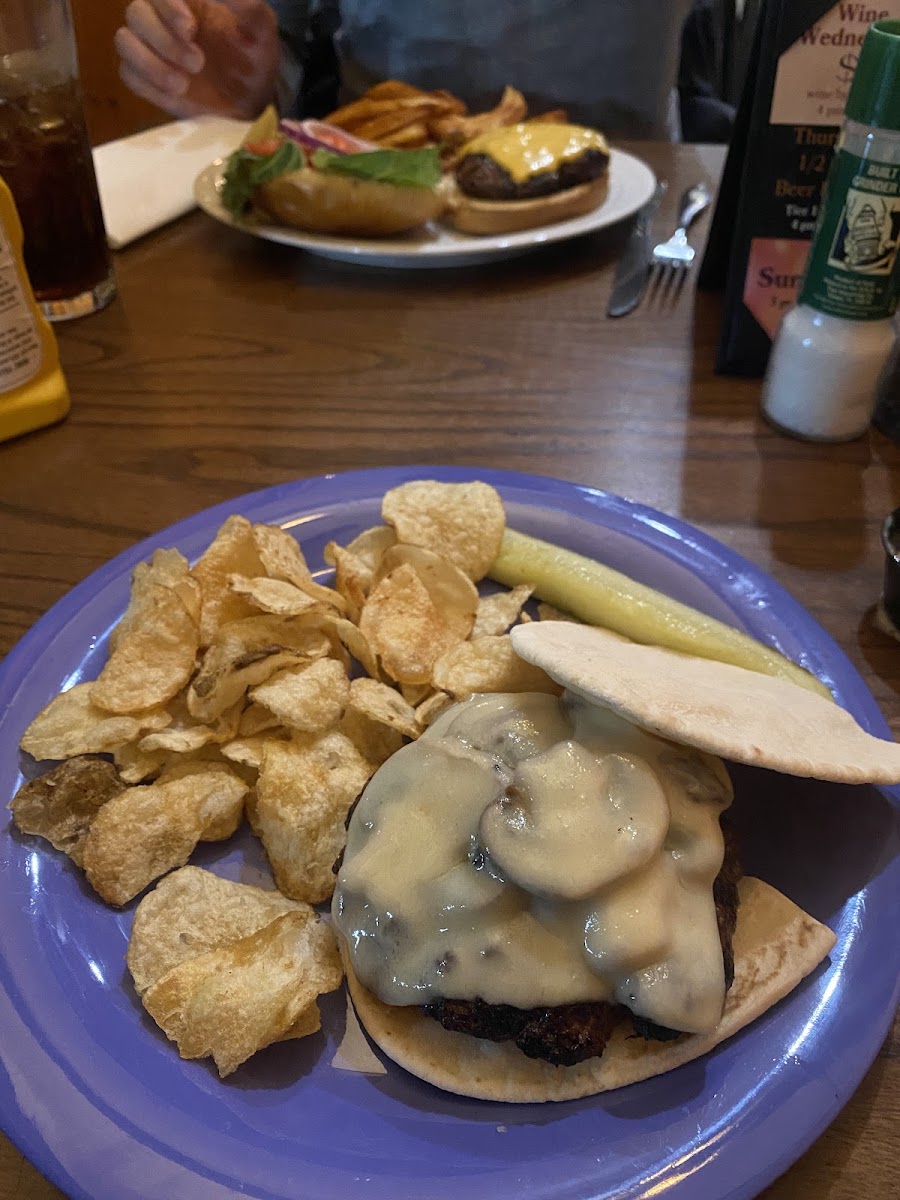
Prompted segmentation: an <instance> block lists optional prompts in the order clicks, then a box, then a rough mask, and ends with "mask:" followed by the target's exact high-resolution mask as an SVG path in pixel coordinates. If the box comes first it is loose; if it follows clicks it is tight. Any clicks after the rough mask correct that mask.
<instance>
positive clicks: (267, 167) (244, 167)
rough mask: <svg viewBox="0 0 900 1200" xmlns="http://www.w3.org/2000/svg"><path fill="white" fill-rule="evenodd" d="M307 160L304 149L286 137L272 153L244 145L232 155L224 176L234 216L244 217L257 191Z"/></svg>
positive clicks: (226, 200)
mask: <svg viewBox="0 0 900 1200" xmlns="http://www.w3.org/2000/svg"><path fill="white" fill-rule="evenodd" d="M305 162H306V159H305V158H304V156H303V151H302V150H301V149H300V147H299V146H298V145H297V144H296V143H295V142H291V141H288V140H285V141H283V142H282V143H281V145H280V146H279V147H278V149H277V150H274V151H273V152H272V153H271V154H255V153H254V152H253V151H252V150H249V149H248V148H247V147H246V146H241V147H240V148H239V149H238V150H235V152H234V153H233V154H232V155H231V156H230V157H229V159H228V163H227V165H226V167H225V173H224V175H223V177H222V203H223V204H224V206H225V207H226V208H227V209H228V211H229V212H230V213H231V215H232V216H234V217H239V216H241V215H242V214H243V213H244V212H245V211H246V209H247V206H248V205H249V204H250V201H251V199H252V198H253V193H254V191H255V190H256V189H257V188H258V187H259V185H260V184H261V183H268V181H269V180H270V179H275V178H277V176H279V175H286V174H287V173H288V171H298V170H299V169H300V168H301V167H302V166H303V165H304V164H305Z"/></svg>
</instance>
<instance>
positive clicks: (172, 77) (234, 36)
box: [115, 0, 280, 119]
mask: <svg viewBox="0 0 900 1200" xmlns="http://www.w3.org/2000/svg"><path fill="white" fill-rule="evenodd" d="M115 45H116V50H117V51H118V53H119V58H120V63H119V75H120V77H121V79H122V82H123V83H124V84H125V85H126V87H128V88H130V89H131V91H133V92H135V93H136V94H137V95H138V96H142V97H143V98H144V99H145V100H149V101H150V102H151V103H152V104H156V105H158V106H159V107H160V108H162V109H165V111H166V112H168V113H171V114H172V115H173V116H175V117H193V116H197V115H199V114H200V113H217V114H219V115H220V116H226V117H244V118H249V119H252V118H253V117H256V116H258V114H259V113H260V112H261V111H262V109H263V108H265V106H266V105H267V104H269V103H271V101H272V100H273V98H274V93H275V78H276V75H277V73H278V63H279V56H280V46H279V41H278V24H277V21H276V18H275V14H274V13H273V11H272V9H271V8H270V7H269V6H268V4H266V3H265V0H132V2H131V3H130V4H129V5H128V8H127V9H126V10H125V24H124V25H123V26H122V28H121V29H118V30H117V31H116V36H115Z"/></svg>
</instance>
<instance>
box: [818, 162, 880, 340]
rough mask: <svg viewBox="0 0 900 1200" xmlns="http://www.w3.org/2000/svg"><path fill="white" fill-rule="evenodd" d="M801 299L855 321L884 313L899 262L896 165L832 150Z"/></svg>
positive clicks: (876, 316)
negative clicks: (818, 223) (823, 197)
mask: <svg viewBox="0 0 900 1200" xmlns="http://www.w3.org/2000/svg"><path fill="white" fill-rule="evenodd" d="M819 222H820V228H819V230H818V233H817V235H816V238H815V240H814V243H813V250H812V253H811V254H810V258H809V262H808V264H807V269H806V276H805V278H804V281H803V286H802V288H801V290H800V301H801V303H806V304H811V305H812V306H813V307H814V308H818V309H819V311H820V312H826V313H831V314H832V315H833V316H836V317H849V318H850V319H851V320H856V321H871V320H878V319H880V318H884V317H890V316H891V315H892V314H893V312H894V309H895V308H896V306H897V288H898V283H900V279H898V265H900V163H887V162H876V161H874V160H873V159H865V158H860V157H859V156H858V155H856V154H851V153H850V152H849V151H848V150H845V149H844V148H843V147H842V148H841V149H839V150H838V152H837V153H836V154H835V157H834V161H833V163H832V165H831V171H830V173H829V176H828V183H827V185H826V189H825V199H824V203H823V205H822V207H821V209H820V212H819Z"/></svg>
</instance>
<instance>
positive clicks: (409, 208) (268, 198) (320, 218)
mask: <svg viewBox="0 0 900 1200" xmlns="http://www.w3.org/2000/svg"><path fill="white" fill-rule="evenodd" d="M254 201H255V203H256V204H257V205H258V207H259V208H261V209H262V210H263V211H264V212H266V213H268V215H269V216H271V217H272V218H273V219H274V220H276V221H278V222H279V223H281V224H283V225H290V226H292V227H293V228H295V229H303V230H306V231H307V232H309V233H330V234H337V235H343V236H356V237H366V238H380V237H392V236H394V235H395V234H400V233H407V232H409V230H411V229H417V228H418V227H419V226H420V225H424V224H425V222H426V221H431V220H433V219H434V218H436V217H439V216H440V215H441V213H442V212H443V211H444V208H445V207H446V204H447V198H446V193H444V192H443V191H442V190H441V189H440V188H426V187H402V186H397V185H396V184H392V183H381V182H378V181H375V180H369V179H357V178H354V177H353V176H350V175H340V174H338V173H336V172H326V171H319V170H316V169H315V168H314V167H302V168H301V169H300V170H298V171H290V172H288V173H287V174H286V175H279V176H277V177H276V178H275V179H272V180H269V182H267V183H263V184H260V186H259V187H258V188H257V189H256V192H255V193H254Z"/></svg>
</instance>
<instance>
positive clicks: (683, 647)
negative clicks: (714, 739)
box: [488, 529, 831, 699]
mask: <svg viewBox="0 0 900 1200" xmlns="http://www.w3.org/2000/svg"><path fill="white" fill-rule="evenodd" d="M488 574H489V576H490V577H491V579H494V580H496V581H497V583H502V584H505V585H506V586H507V587H514V586H515V585H516V584H517V583H530V584H533V585H534V591H535V595H537V596H539V597H540V598H541V599H542V600H546V601H547V602H548V603H549V604H554V605H556V607H557V608H561V609H564V610H565V611H566V612H569V613H571V614H572V616H573V617H578V619H579V620H581V621H584V622H586V623H587V624H588V625H602V626H603V627H604V628H605V629H611V630H612V631H613V632H614V633H619V634H621V635H622V636H623V637H627V638H629V639H630V640H631V641H633V642H643V643H645V644H646V645H652V646H665V647H666V648H667V649H669V650H679V651H681V653H682V654H693V655H695V656H696V657H697V658H712V659H715V660H716V661H717V662H724V663H732V664H734V666H737V667H746V668H747V670H748V671H759V672H760V673H761V674H763V675H777V676H780V677H781V678H782V679H790V680H791V681H792V682H793V683H798V684H800V686H801V687H805V688H808V689H809V690H810V691H812V692H819V693H820V694H821V695H823V696H828V697H829V699H830V698H831V693H830V692H829V690H828V688H827V687H826V686H825V685H824V684H823V683H822V682H821V680H819V679H816V677H815V676H814V675H811V674H810V672H809V671H805V670H804V669H803V667H798V666H797V664H796V663H793V662H791V661H790V659H787V658H785V657H784V655H783V654H779V653H778V651H777V650H771V649H770V648H769V647H768V646H763V645H762V643H761V642H757V641H755V640H754V639H753V638H751V637H748V636H747V635H746V634H745V633H740V632H739V631H738V630H737V629H732V628H731V626H730V625H725V624H723V623H722V622H721V621H717V620H716V619H715V618H714V617H707V616H706V615H705V614H704V613H701V612H698V611H697V609H695V608H691V607H690V606H689V605H687V604H682V603H680V601H678V600H673V599H672V598H671V596H666V595H663V593H662V592H657V591H656V590H655V589H654V588H650V587H647V586H646V585H645V584H643V583H638V582H637V581H636V580H634V579H629V578H628V576H627V575H623V574H621V572H619V571H614V570H613V569H612V568H611V567H606V566H604V565H603V564H602V563H598V562H594V561H593V559H590V558H585V557H584V556H583V555H581V554H575V553H574V551H572V550H564V549H563V548H562V547H561V546H554V545H551V544H550V543H549V542H542V541H540V539H538V538H533V537H529V536H528V534H525V533H519V532H517V530H515V529H507V530H506V532H505V533H504V534H503V542H502V544H501V546H500V553H499V554H498V555H497V558H496V560H495V561H494V565H493V566H492V567H491V569H490V571H489V572H488Z"/></svg>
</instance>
